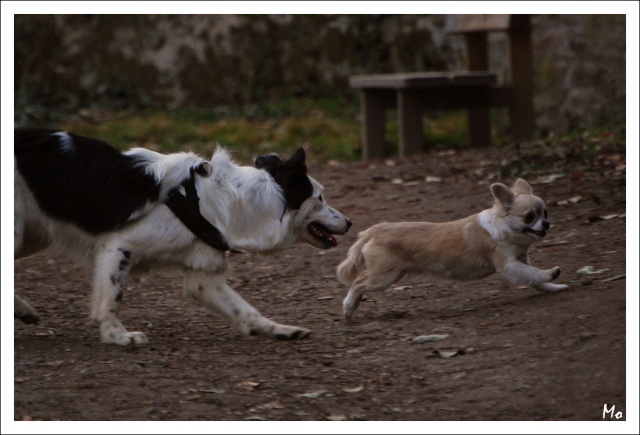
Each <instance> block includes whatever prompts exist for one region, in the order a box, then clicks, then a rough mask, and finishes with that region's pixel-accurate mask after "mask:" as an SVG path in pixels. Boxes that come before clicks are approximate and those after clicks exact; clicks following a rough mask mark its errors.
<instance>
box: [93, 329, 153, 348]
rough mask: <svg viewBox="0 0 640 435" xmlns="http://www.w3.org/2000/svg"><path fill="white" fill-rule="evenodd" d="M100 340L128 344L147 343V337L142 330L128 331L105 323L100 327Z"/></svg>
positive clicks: (122, 344) (121, 344)
mask: <svg viewBox="0 0 640 435" xmlns="http://www.w3.org/2000/svg"><path fill="white" fill-rule="evenodd" d="M101 335H102V342H103V343H109V344H117V345H120V346H129V345H130V344H147V343H148V342H149V339H148V338H147V336H146V335H144V333H142V332H138V331H134V332H128V331H127V330H126V329H124V328H123V327H118V326H115V325H106V326H103V327H102V328H101Z"/></svg>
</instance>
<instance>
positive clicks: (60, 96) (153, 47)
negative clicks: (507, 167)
mask: <svg viewBox="0 0 640 435" xmlns="http://www.w3.org/2000/svg"><path fill="white" fill-rule="evenodd" d="M15 24H16V30H15V36H16V39H15V41H16V42H15V54H16V64H15V72H16V82H15V87H16V111H17V112H21V111H28V110H34V109H33V107H40V106H47V107H56V106H57V107H58V108H68V109H70V110H75V109H77V108H80V107H85V106H92V105H94V106H95V105H100V104H110V105H143V106H144V105H151V106H159V105H162V104H169V105H171V106H199V107H212V106H220V105H237V106H242V105H245V104H247V103H256V102H258V103H259V102H262V101H265V100H267V99H277V98H282V97H289V96H294V97H295V96H308V97H312V98H314V97H321V96H324V97H327V96H328V97H333V96H338V95H347V96H350V97H353V98H355V92H354V91H352V90H351V89H349V87H348V78H349V76H350V75H353V74H362V73H385V72H407V71H437V70H446V69H449V70H453V69H461V68H463V66H464V55H465V54H464V44H463V40H462V37H460V36H455V35H450V34H447V33H445V32H444V16H443V15H142V16H140V15H56V16H52V15H17V16H16V18H15ZM533 34H534V37H533V39H534V64H535V77H536V84H535V95H536V112H537V123H538V126H539V127H541V128H542V129H543V130H553V131H564V130H567V129H571V128H579V127H583V126H593V125H599V124H603V123H610V122H622V121H624V116H625V79H626V77H625V46H626V40H625V17H624V16H622V15H554V16H541V15H537V16H534V17H533ZM490 44H491V47H492V49H493V50H492V57H491V66H492V69H493V70H494V71H496V72H498V73H499V74H500V77H501V79H502V80H507V79H508V74H509V72H508V64H507V62H506V60H507V59H506V56H505V53H506V49H507V42H506V38H505V37H504V35H500V34H495V35H492V36H491V38H490Z"/></svg>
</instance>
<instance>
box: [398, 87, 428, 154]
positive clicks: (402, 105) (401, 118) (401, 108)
mask: <svg viewBox="0 0 640 435" xmlns="http://www.w3.org/2000/svg"><path fill="white" fill-rule="evenodd" d="M416 94H417V93H416V92H415V90H411V89H401V90H398V92H397V98H398V127H399V144H398V148H399V150H398V151H399V154H400V157H406V156H410V155H412V154H417V153H419V152H421V151H422V139H423V131H422V105H421V104H420V98H419V97H418V96H417V95H416Z"/></svg>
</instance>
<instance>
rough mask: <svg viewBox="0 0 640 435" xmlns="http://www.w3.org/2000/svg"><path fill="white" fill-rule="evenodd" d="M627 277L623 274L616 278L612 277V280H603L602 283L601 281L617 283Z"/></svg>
mask: <svg viewBox="0 0 640 435" xmlns="http://www.w3.org/2000/svg"><path fill="white" fill-rule="evenodd" d="M626 277H627V275H626V274H625V273H623V274H622V275H616V276H612V277H611V278H606V279H603V280H602V281H600V282H610V281H617V280H619V279H624V278H626Z"/></svg>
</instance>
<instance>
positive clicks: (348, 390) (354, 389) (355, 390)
mask: <svg viewBox="0 0 640 435" xmlns="http://www.w3.org/2000/svg"><path fill="white" fill-rule="evenodd" d="M362 390H364V386H363V385H358V386H357V387H352V388H343V389H342V391H344V392H345V393H351V394H355V393H359V392H360V391H362Z"/></svg>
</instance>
